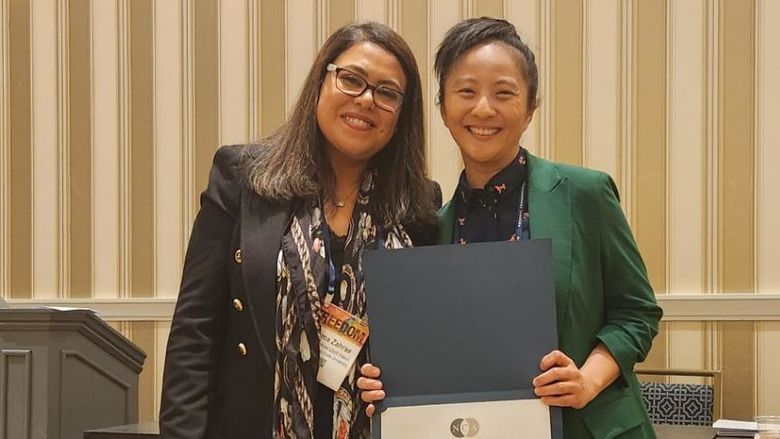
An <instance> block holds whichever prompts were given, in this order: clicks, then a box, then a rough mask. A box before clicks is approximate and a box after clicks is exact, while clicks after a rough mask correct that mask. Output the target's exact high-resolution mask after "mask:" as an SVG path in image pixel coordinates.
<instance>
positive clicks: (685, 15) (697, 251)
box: [667, 0, 706, 294]
mask: <svg viewBox="0 0 780 439" xmlns="http://www.w3.org/2000/svg"><path fill="white" fill-rule="evenodd" d="M705 7H706V5H705V2H704V0H670V3H669V20H670V22H669V24H668V26H669V34H668V37H669V42H668V44H669V49H668V52H669V61H668V62H669V65H668V75H669V76H668V85H667V86H668V96H669V98H668V101H667V103H668V107H667V116H668V118H669V119H668V125H669V130H668V136H669V137H668V142H669V160H668V162H667V163H668V166H669V169H668V170H667V172H668V178H669V180H668V188H667V190H668V197H669V199H668V206H669V219H668V221H669V231H668V235H667V237H668V244H667V245H668V248H669V259H668V264H669V288H668V290H669V292H670V293H675V292H679V293H689V294H690V293H699V292H704V291H703V290H704V288H705V287H706V283H705V267H706V260H705V257H706V256H705V247H704V230H705V224H706V221H705V217H704V212H705V209H706V190H705V189H706V188H705V186H704V178H705V176H704V164H705V163H706V162H705V129H706V126H705V117H706V114H705V108H706V107H705V88H704V87H705V81H704V78H705V64H706V41H705V39H704V38H705V32H704V31H705V20H706V9H705Z"/></svg>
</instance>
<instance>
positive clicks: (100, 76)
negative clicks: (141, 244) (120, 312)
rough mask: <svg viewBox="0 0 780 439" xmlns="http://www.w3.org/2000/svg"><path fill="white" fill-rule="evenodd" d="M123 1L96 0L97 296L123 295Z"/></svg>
mask: <svg viewBox="0 0 780 439" xmlns="http://www.w3.org/2000/svg"><path fill="white" fill-rule="evenodd" d="M118 13H119V10H118V4H117V2H116V1H115V0H113V1H105V0H93V1H92V58H93V59H95V60H97V62H94V63H92V99H93V107H92V109H93V111H92V141H93V145H94V148H93V150H92V157H93V161H92V178H93V183H94V184H93V191H92V212H93V215H94V218H95V220H94V221H93V222H92V264H93V265H92V266H93V268H94V270H93V272H92V285H93V289H92V296H93V297H99V298H112V297H119V98H118V87H119V62H118V61H119V58H118V57H119V51H118V47H119V38H118V32H119V29H118V26H117V16H118Z"/></svg>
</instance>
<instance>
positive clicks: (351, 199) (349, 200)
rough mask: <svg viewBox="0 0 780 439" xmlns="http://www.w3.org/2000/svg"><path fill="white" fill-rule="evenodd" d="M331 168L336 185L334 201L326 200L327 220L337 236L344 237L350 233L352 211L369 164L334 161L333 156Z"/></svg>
mask: <svg viewBox="0 0 780 439" xmlns="http://www.w3.org/2000/svg"><path fill="white" fill-rule="evenodd" d="M330 166H331V170H332V171H333V180H334V183H335V187H334V188H333V197H334V199H332V200H331V199H326V200H325V220H326V221H327V222H328V225H329V226H330V228H331V230H333V231H334V232H335V233H336V234H337V235H341V236H343V235H346V234H347V232H348V231H349V222H350V220H351V219H352V211H353V210H354V208H355V202H356V200H357V196H358V192H359V191H360V185H361V183H362V182H363V175H364V174H365V172H366V168H367V166H368V163H367V162H362V163H359V162H354V161H348V160H338V159H336V160H334V157H333V156H331V157H330Z"/></svg>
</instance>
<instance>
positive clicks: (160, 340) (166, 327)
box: [152, 322, 171, 421]
mask: <svg viewBox="0 0 780 439" xmlns="http://www.w3.org/2000/svg"><path fill="white" fill-rule="evenodd" d="M154 332H155V344H154V352H155V373H154V389H155V391H154V410H153V411H152V414H153V415H154V420H155V421H156V420H158V419H159V414H160V392H161V391H162V379H163V368H164V367H165V349H166V346H168V335H169V334H170V333H171V323H170V322H155V323H154Z"/></svg>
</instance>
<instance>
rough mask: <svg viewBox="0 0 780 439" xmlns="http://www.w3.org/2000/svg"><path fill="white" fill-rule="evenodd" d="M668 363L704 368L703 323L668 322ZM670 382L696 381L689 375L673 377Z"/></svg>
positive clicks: (677, 366)
mask: <svg viewBox="0 0 780 439" xmlns="http://www.w3.org/2000/svg"><path fill="white" fill-rule="evenodd" d="M668 331H669V346H668V355H669V360H668V365H669V367H672V368H678V369H704V368H706V366H707V364H706V358H707V352H706V343H705V332H704V324H703V323H699V322H669V328H668ZM672 382H678V383H696V382H702V383H703V381H702V380H697V379H692V378H691V377H674V378H672Z"/></svg>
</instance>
